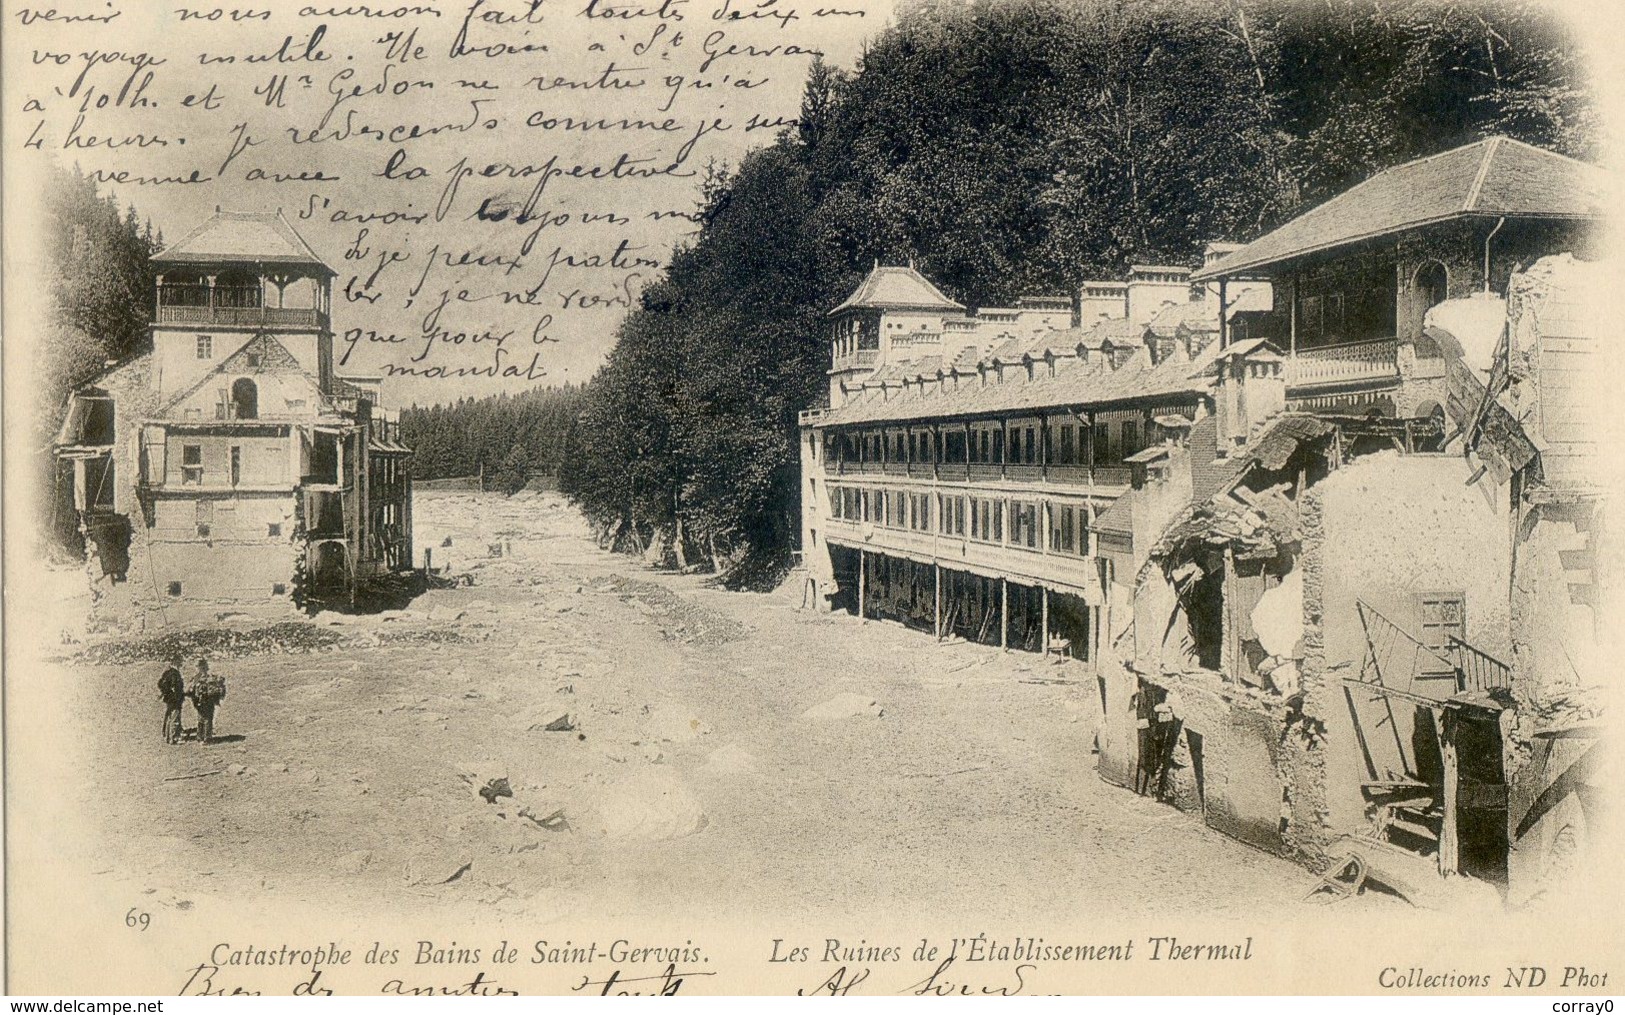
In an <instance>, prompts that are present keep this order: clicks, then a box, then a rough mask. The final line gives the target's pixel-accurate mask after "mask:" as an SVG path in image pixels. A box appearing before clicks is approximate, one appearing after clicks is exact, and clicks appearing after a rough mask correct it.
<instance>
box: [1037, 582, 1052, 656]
mask: <svg viewBox="0 0 1625 1015" xmlns="http://www.w3.org/2000/svg"><path fill="white" fill-rule="evenodd" d="M1038 594H1039V598H1040V600H1041V601H1042V603H1043V605H1042V606H1041V607H1040V608H1039V616H1040V617H1041V618H1042V620H1041V621H1040V622H1039V632H1038V651H1040V652H1042V653H1044V658H1045V659H1048V658H1049V586H1048V585H1040V586H1038Z"/></svg>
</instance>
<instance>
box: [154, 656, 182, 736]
mask: <svg viewBox="0 0 1625 1015" xmlns="http://www.w3.org/2000/svg"><path fill="white" fill-rule="evenodd" d="M158 696H159V697H160V698H162V699H164V743H166V744H178V743H180V740H181V706H182V705H183V704H184V703H185V702H186V681H185V680H183V679H181V661H180V660H179V659H171V660H170V661H169V667H168V668H167V669H165V670H164V672H163V675H162V676H160V677H159V678H158Z"/></svg>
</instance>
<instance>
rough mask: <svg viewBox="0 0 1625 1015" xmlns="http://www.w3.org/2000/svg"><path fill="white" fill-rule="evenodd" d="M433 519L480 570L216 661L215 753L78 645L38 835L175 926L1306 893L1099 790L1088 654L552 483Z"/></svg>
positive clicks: (1192, 829)
mask: <svg viewBox="0 0 1625 1015" xmlns="http://www.w3.org/2000/svg"><path fill="white" fill-rule="evenodd" d="M414 517H415V520H416V524H417V527H418V532H417V541H418V545H419V547H424V546H428V547H433V548H434V552H435V558H436V563H437V564H440V563H443V562H449V563H450V564H451V565H452V567H453V568H454V569H455V570H457V571H460V572H466V573H468V574H471V575H472V576H473V579H474V584H473V585H471V586H468V587H462V588H455V589H443V590H435V591H431V592H429V593H428V594H426V595H425V596H423V597H422V598H420V599H419V600H418V601H416V602H415V603H413V604H412V607H411V608H410V609H409V610H406V611H402V612H398V613H395V614H386V615H384V616H379V617H365V618H354V617H345V618H334V617H330V616H323V617H318V618H316V621H315V622H314V623H313V624H311V625H310V627H309V628H308V629H303V630H302V633H301V634H300V636H299V637H298V638H296V639H294V641H295V642H296V643H297V644H296V649H297V650H296V651H286V652H285V651H265V647H266V646H265V645H260V646H259V647H256V645H255V643H254V642H252V640H245V645H246V647H244V648H242V649H241V651H244V652H249V653H252V654H243V655H229V654H222V655H220V656H218V657H217V659H216V664H215V668H216V670H217V671H218V672H221V673H223V674H224V675H225V676H226V678H227V680H228V682H229V686H230V691H229V695H228V697H227V699H226V702H225V704H224V706H223V707H222V709H221V712H220V714H219V717H218V719H217V722H216V727H217V734H219V735H221V736H224V737H226V738H227V740H226V741H225V742H222V743H218V744H214V745H211V746H203V745H200V744H196V743H186V744H183V745H180V746H178V747H170V746H166V745H164V744H162V743H161V742H160V738H159V722H160V718H161V711H162V709H161V706H160V704H159V702H158V701H157V698H156V692H155V690H154V685H155V682H156V680H157V676H158V672H159V670H160V669H161V668H162V667H161V665H159V664H157V663H152V662H133V663H106V664H100V665H96V664H90V663H86V662H77V663H76V662H72V661H69V659H70V657H71V654H73V653H76V652H81V651H83V650H84V649H85V648H86V645H83V644H81V645H70V646H64V647H63V649H62V652H63V653H64V654H65V655H64V657H63V658H61V659H59V660H58V661H56V662H55V663H54V664H52V665H50V666H49V667H47V668H46V669H44V670H43V671H42V672H41V674H40V679H41V680H42V681H46V682H49V683H48V684H45V685H41V686H42V687H48V688H49V690H48V691H47V690H39V689H36V690H37V694H38V695H39V696H40V697H41V698H47V697H48V698H49V700H51V701H53V702H56V703H57V706H58V707H59V708H60V710H61V712H62V716H61V720H60V721H62V722H63V727H62V734H61V738H60V749H59V750H54V751H52V752H51V754H50V757H51V758H52V762H51V763H52V764H53V765H57V766H59V768H60V770H59V771H56V772H52V773H49V774H43V775H41V778H42V779H44V780H47V781H50V780H54V779H58V778H60V779H62V780H64V781H63V782H62V783H61V784H62V785H72V786H76V787H78V789H77V790H76V791H75V792H74V793H73V794H71V799H69V800H65V801H61V802H57V803H53V804H52V806H53V807H56V808H59V809H60V813H61V814H62V815H64V817H65V820H66V819H67V818H68V817H71V821H69V822H68V824H65V825H63V826H62V827H63V828H64V829H71V830H72V833H73V834H71V835H70V834H67V832H65V831H64V832H63V833H62V834H61V836H60V838H54V837H53V836H54V835H55V834H56V833H54V832H53V831H52V830H51V829H49V828H40V829H36V830H33V831H30V832H29V833H28V842H27V843H25V844H24V848H25V849H27V848H31V849H38V850H44V851H52V850H55V851H58V852H60V853H61V854H62V855H63V856H64V857H65V858H70V859H72V860H73V861H74V862H75V863H81V864H83V866H84V869H86V870H87V871H89V872H90V876H91V877H92V878H101V879H107V880H108V881H109V882H117V883H120V884H128V885H132V886H141V887H140V890H141V891H142V892H145V893H146V894H147V896H148V897H149V898H150V899H152V900H153V901H154V904H155V905H168V906H174V907H178V908H182V909H184V908H187V907H189V906H191V905H192V904H193V901H194V900H199V899H213V900H222V899H224V900H230V899H245V898H253V897H266V896H268V895H269V896H274V897H276V898H278V899H283V900H287V901H290V902H300V901H303V902H309V903H312V904H316V905H338V906H347V905H355V906H359V907H364V908H365V909H369V910H370V909H374V908H376V907H377V906H378V905H380V902H381V901H382V902H384V903H385V904H387V905H389V906H391V907H394V908H399V909H400V910H401V911H402V912H403V913H413V912H439V913H446V912H453V911H460V910H465V909H466V910H467V911H470V912H490V911H492V910H494V911H496V912H499V913H503V914H513V915H524V916H526V917H539V918H556V919H569V918H575V917H581V916H585V915H588V914H590V915H591V916H592V917H593V918H595V919H605V920H613V919H616V918H618V917H631V916H637V915H642V914H650V915H664V914H677V913H687V914H700V915H704V914H711V913H715V914H721V915H727V914H738V913H744V912H750V913H763V912H766V913H786V914H791V913H793V914H795V915H796V917H797V919H803V918H806V919H812V918H816V917H818V916H820V915H823V916H827V917H830V918H836V917H844V918H847V919H850V920H857V919H861V918H863V917H864V916H866V915H870V914H875V915H882V914H889V915H895V914H896V912H897V911H898V909H899V907H906V909H907V910H908V911H913V912H922V913H934V914H941V915H953V914H978V915H979V916H980V917H982V918H983V919H984V920H997V919H999V918H1005V917H1008V918H1017V917H1020V918H1027V919H1054V920H1067V921H1076V920H1080V919H1081V920H1090V919H1094V918H1097V917H1106V916H1112V917H1116V916H1121V915H1126V914H1157V913H1173V912H1177V913H1181V914H1189V915H1193V916H1200V915H1215V916H1216V915H1227V914H1235V913H1239V912H1242V911H1247V912H1254V911H1258V910H1261V909H1268V908H1271V907H1277V906H1280V905H1283V904H1285V905H1292V904H1296V901H1297V900H1298V899H1300V898H1301V897H1302V894H1303V892H1304V891H1305V889H1306V888H1307V887H1308V885H1309V884H1310V883H1312V878H1310V876H1309V875H1308V874H1307V873H1306V872H1304V871H1302V870H1300V869H1298V868H1295V867H1293V866H1291V865H1289V864H1287V863H1285V862H1283V861H1280V860H1277V859H1275V858H1272V857H1268V856H1265V855H1263V854H1260V853H1258V852H1256V851H1254V850H1252V849H1249V848H1248V847H1245V846H1242V845H1240V844H1238V843H1236V842H1234V841H1232V840H1229V839H1227V838H1225V837H1223V836H1221V835H1218V834H1216V833H1214V832H1211V831H1209V830H1207V829H1205V828H1203V827H1201V826H1200V825H1198V824H1196V823H1194V822H1192V821H1191V820H1189V819H1188V818H1186V817H1184V816H1181V815H1178V814H1176V813H1175V812H1174V811H1172V810H1171V809H1169V808H1167V807H1164V806H1160V805H1157V804H1155V803H1152V802H1150V801H1147V800H1144V799H1141V798H1138V797H1135V796H1133V795H1132V794H1130V793H1128V792H1126V791H1123V790H1121V789H1117V788H1114V787H1111V786H1108V785H1106V784H1104V783H1102V782H1101V781H1100V780H1099V779H1098V778H1097V777H1096V775H1095V773H1094V757H1093V755H1092V753H1091V747H1092V742H1093V734H1094V729H1095V724H1096V720H1097V713H1098V707H1099V706H1098V697H1097V696H1096V695H1095V694H1094V693H1093V687H1094V684H1093V681H1092V680H1091V679H1088V678H1087V675H1086V673H1085V672H1084V671H1083V670H1082V669H1081V668H1074V667H1071V666H1068V667H1056V666H1048V665H1045V664H1044V663H1043V662H1042V661H1041V660H1039V659H1037V658H1035V657H1031V656H1025V655H1021V654H1017V653H1011V654H1001V653H999V652H997V651H996V650H991V649H986V648H980V647H975V646H969V645H963V644H952V645H945V646H939V645H937V644H936V643H935V642H933V641H932V640H931V639H930V638H929V637H928V636H924V635H920V634H917V633H914V632H910V631H906V630H903V629H902V628H900V627H897V626H894V625H887V624H878V623H871V624H864V625H860V624H859V623H858V622H857V621H856V620H855V619H853V618H851V617H848V616H844V615H843V616H827V615H819V614H815V613H812V612H810V611H804V610H801V609H799V608H798V607H799V605H800V604H799V592H798V591H796V590H794V589H790V588H787V589H785V590H782V591H781V592H778V593H774V594H769V595H755V594H737V593H727V592H722V591H719V590H715V589H711V588H708V587H706V585H705V583H704V580H703V579H701V578H696V577H682V576H676V575H670V574H662V573H657V572H652V571H649V570H646V569H644V568H643V567H642V566H641V564H640V563H639V562H638V561H635V560H632V559H628V558H625V557H619V556H615V555H611V554H607V553H604V552H602V551H600V550H599V549H597V548H596V547H595V546H594V545H593V543H592V541H591V539H590V538H589V536H588V533H587V531H586V529H585V526H584V525H583V524H582V523H581V521H580V519H579V518H578V517H577V516H576V515H575V513H574V512H573V511H572V510H571V509H570V508H569V507H568V506H567V505H565V504H564V503H563V502H562V501H561V500H560V499H558V498H556V497H554V496H551V495H529V494H527V495H521V497H519V498H515V499H511V500H507V499H503V498H501V497H496V496H490V495H478V494H469V493H453V492H434V493H420V494H419V495H418V500H417V504H416V508H415V511H414ZM448 538H449V539H450V545H449V546H446V545H443V544H444V543H445V541H446V540H447V539H448ZM499 542H500V543H506V544H507V545H508V547H509V549H510V551H511V552H510V553H509V554H508V555H506V556H502V557H499V558H494V557H489V556H488V553H489V546H490V544H492V543H499ZM64 608H66V607H64ZM102 641H103V642H105V641H106V639H105V638H103V639H102ZM271 647H273V648H274V647H275V646H274V644H273V645H272V646H271ZM102 651H103V652H106V651H108V650H106V649H103V650H102ZM102 658H109V657H108V656H105V655H104V656H103V657H102ZM188 672H190V665H188ZM23 699H27V701H28V702H32V701H34V698H33V697H32V696H30V695H24V696H23ZM23 699H18V698H15V697H14V700H13V704H17V703H18V702H19V701H20V700H23ZM187 719H188V724H189V725H190V724H191V722H192V721H193V719H192V714H191V711H190V709H188V712H187ZM492 780H506V788H507V789H509V790H510V791H511V794H512V795H511V796H505V795H500V794H492V797H493V799H492V802H487V800H486V799H485V797H483V796H482V795H481V793H480V790H481V789H482V788H484V789H486V790H487V791H488V794H489V791H490V790H491V789H492V788H493V787H492ZM87 823H88V824H89V826H90V828H91V829H92V830H93V834H91V835H84V834H82V833H83V832H84V831H85V828H86V824H87Z"/></svg>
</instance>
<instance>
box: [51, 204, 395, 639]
mask: <svg viewBox="0 0 1625 1015" xmlns="http://www.w3.org/2000/svg"><path fill="white" fill-rule="evenodd" d="M153 261H154V263H155V265H156V267H157V269H158V272H159V274H158V283H157V285H158V292H157V297H158V298H157V310H156V313H155V320H154V321H153V322H152V332H151V335H152V343H151V348H150V349H149V350H148V351H145V352H143V353H141V354H139V355H137V356H135V357H133V358H131V359H129V360H126V361H124V362H122V363H115V364H110V365H109V367H108V369H107V370H106V371H104V372H103V373H102V374H101V375H99V376H98V377H96V378H94V379H93V380H91V381H89V382H88V383H86V384H84V385H82V386H80V387H79V388H78V389H77V390H76V391H74V393H73V394H72V396H71V397H70V399H69V404H68V409H67V414H66V418H65V419H64V421H63V424H62V428H61V431H60V433H59V434H58V437H57V441H56V457H57V460H58V463H59V473H58V490H59V505H58V510H59V511H63V512H72V515H71V516H72V517H73V518H75V519H76V520H77V522H78V524H79V527H80V531H81V532H82V533H83V537H84V540H85V545H86V547H87V551H88V553H89V554H90V555H91V556H92V557H93V558H94V563H95V567H96V570H97V571H98V572H99V573H100V575H101V576H102V577H104V578H106V579H107V580H108V582H107V584H105V585H103V584H101V583H98V588H99V589H101V590H102V593H103V600H104V604H105V605H107V606H109V607H113V608H116V609H119V610H124V611H129V612H132V613H134V614H135V615H137V616H139V617H140V618H142V620H143V622H147V623H152V622H158V623H162V622H176V621H178V620H184V619H202V618H206V617H211V616H213V615H215V614H218V613H221V612H227V611H231V612H251V613H252V612H265V611H275V610H286V609H288V608H289V607H290V606H291V604H292V603H293V602H294V598H295V597H296V596H297V597H299V598H301V599H309V600H311V601H318V602H332V603H339V602H353V601H354V599H355V597H356V595H357V593H358V592H359V591H360V590H362V589H363V588H364V586H365V585H366V584H367V582H369V581H370V580H372V579H375V578H377V577H379V576H381V575H384V574H388V573H392V572H398V571H404V570H409V569H410V568H411V566H412V535H411V533H412V517H411V510H412V509H411V504H412V498H411V491H412V466H411V451H410V450H409V449H408V448H406V447H404V446H402V445H401V444H400V443H399V442H398V440H397V433H396V429H395V425H394V424H393V423H392V422H390V421H389V420H388V419H387V418H386V416H385V414H384V413H383V411H382V410H381V409H380V408H379V407H378V399H379V390H378V389H379V382H378V381H377V379H376V378H371V379H369V378H352V379H346V378H342V377H338V376H335V375H334V372H333V331H332V326H331V323H330V320H329V313H330V310H331V306H332V279H333V274H334V272H333V269H332V268H330V267H328V266H327V265H326V264H325V263H323V261H322V259H321V258H320V257H318V256H317V255H316V253H315V252H314V251H313V250H311V248H310V246H309V245H308V244H306V243H305V241H304V240H303V239H302V238H301V237H300V236H299V234H298V233H296V232H295V231H294V229H293V227H292V226H291V225H290V224H289V223H288V221H287V220H286V219H285V218H283V217H282V215H281V214H280V213H278V214H275V215H256V214H242V213H234V212H220V211H218V210H217V211H216V214H215V215H214V216H213V217H212V218H210V219H209V220H208V221H206V222H204V223H203V224H202V225H200V226H198V227H197V228H196V229H194V230H192V232H190V233H188V234H187V235H186V236H185V237H184V238H182V239H181V240H180V241H179V242H177V243H175V244H174V245H173V246H171V247H169V248H168V249H166V250H164V251H162V252H160V253H159V254H157V255H155V256H154V258H153ZM70 495H71V501H70Z"/></svg>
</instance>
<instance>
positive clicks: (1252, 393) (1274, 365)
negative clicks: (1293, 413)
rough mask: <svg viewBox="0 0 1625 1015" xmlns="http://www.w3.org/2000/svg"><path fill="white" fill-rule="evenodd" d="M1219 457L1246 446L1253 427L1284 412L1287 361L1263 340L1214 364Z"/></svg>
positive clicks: (1229, 353)
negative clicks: (1216, 378) (1216, 383)
mask: <svg viewBox="0 0 1625 1015" xmlns="http://www.w3.org/2000/svg"><path fill="white" fill-rule="evenodd" d="M1214 368H1215V369H1216V370H1217V371H1218V385H1217V387H1216V388H1215V390H1214V397H1213V400H1214V404H1215V407H1216V412H1215V415H1216V416H1217V417H1218V419H1217V422H1218V427H1219V442H1218V443H1219V454H1221V455H1226V454H1229V453H1230V452H1231V451H1233V450H1235V449H1236V448H1239V447H1241V446H1242V445H1243V444H1245V443H1247V438H1248V437H1250V436H1252V433H1253V430H1254V428H1256V427H1257V426H1259V425H1260V424H1262V423H1263V422H1265V421H1266V420H1268V419H1269V418H1270V417H1272V416H1274V415H1276V414H1277V413H1280V412H1283V411H1285V410H1286V369H1285V368H1286V359H1285V357H1283V356H1282V355H1281V354H1280V353H1279V352H1278V351H1276V349H1275V348H1274V347H1273V346H1271V345H1270V344H1269V343H1267V342H1265V341H1263V340H1262V339H1259V340H1256V341H1253V342H1248V343H1244V344H1243V345H1239V346H1234V347H1233V348H1232V350H1231V351H1228V352H1226V353H1225V354H1224V355H1222V356H1220V357H1219V359H1218V360H1217V362H1215V364H1214Z"/></svg>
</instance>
